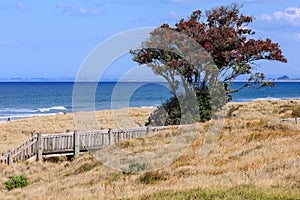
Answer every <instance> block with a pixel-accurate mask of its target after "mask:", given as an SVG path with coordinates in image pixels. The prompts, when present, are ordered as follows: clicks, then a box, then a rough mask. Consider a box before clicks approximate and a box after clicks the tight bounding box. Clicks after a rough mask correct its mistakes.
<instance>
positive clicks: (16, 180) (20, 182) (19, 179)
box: [5, 174, 29, 190]
mask: <svg viewBox="0 0 300 200" xmlns="http://www.w3.org/2000/svg"><path fill="white" fill-rule="evenodd" d="M28 184H29V183H28V181H27V177H26V176H25V175H23V174H22V175H19V176H14V175H13V176H10V177H9V180H8V181H6V182H5V187H6V189H7V190H12V189H15V188H23V187H26V186H27V185H28Z"/></svg>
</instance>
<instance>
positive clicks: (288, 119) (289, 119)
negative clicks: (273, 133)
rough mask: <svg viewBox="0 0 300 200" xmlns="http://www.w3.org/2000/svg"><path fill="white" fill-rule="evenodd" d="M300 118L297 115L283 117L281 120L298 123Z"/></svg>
mask: <svg viewBox="0 0 300 200" xmlns="http://www.w3.org/2000/svg"><path fill="white" fill-rule="evenodd" d="M299 120H300V118H298V117H295V118H283V119H281V121H283V122H284V121H295V123H296V124H298V121H299Z"/></svg>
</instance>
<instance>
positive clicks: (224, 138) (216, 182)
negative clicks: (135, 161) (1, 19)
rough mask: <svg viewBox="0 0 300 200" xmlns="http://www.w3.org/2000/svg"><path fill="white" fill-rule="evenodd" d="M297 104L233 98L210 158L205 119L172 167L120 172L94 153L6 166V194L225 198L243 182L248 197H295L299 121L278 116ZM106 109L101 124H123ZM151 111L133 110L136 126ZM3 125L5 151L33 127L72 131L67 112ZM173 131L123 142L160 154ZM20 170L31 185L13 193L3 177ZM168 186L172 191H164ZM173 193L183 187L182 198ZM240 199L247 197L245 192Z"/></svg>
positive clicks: (0, 192)
mask: <svg viewBox="0 0 300 200" xmlns="http://www.w3.org/2000/svg"><path fill="white" fill-rule="evenodd" d="M299 106H300V100H285V101H257V102H251V103H231V104H229V105H228V108H229V110H231V112H228V118H226V123H225V125H224V127H223V130H222V132H221V134H220V137H219V139H218V142H217V143H216V144H215V146H214V148H213V150H212V151H211V153H210V154H209V155H208V156H207V157H205V158H203V159H200V158H199V151H200V149H201V147H202V144H203V140H204V132H205V130H207V128H208V126H209V124H203V125H202V127H201V128H200V129H199V130H200V131H199V132H198V134H197V135H196V138H195V140H194V141H193V143H192V145H191V146H190V147H189V149H188V150H187V151H186V152H185V153H184V154H183V155H182V156H180V157H179V158H178V159H176V160H175V161H174V162H173V163H172V164H171V165H168V166H166V167H164V168H160V169H157V170H154V171H150V172H145V173H143V174H140V173H132V174H122V172H120V171H116V170H113V169H111V168H109V167H106V166H105V165H103V164H102V163H101V162H99V161H98V160H97V159H95V158H94V157H93V156H92V155H90V154H85V155H83V156H81V157H80V158H78V159H76V160H74V161H71V162H70V161H66V160H65V159H63V158H61V159H60V160H58V159H52V160H48V161H47V162H40V163H38V162H32V163H28V162H24V163H19V164H15V165H13V166H12V167H8V166H4V165H1V166H0V169H1V171H0V174H1V176H0V199H12V198H16V199H61V198H62V197H63V198H64V199H122V198H129V199H130V198H132V199H143V198H147V199H153V198H158V199H166V198H181V199H184V198H189V197H190V198H192V197H194V196H195V195H196V196H197V194H198V195H200V194H202V193H201V192H199V191H200V190H198V189H197V188H202V189H201V191H202V192H206V193H205V194H214V193H217V195H221V196H216V199H221V197H222V194H223V193H224V191H225V193H226V191H228V192H229V193H230V192H232V191H239V189H238V188H241V187H244V186H245V185H246V186H247V187H250V188H252V189H249V190H248V189H247V190H244V189H242V190H241V193H242V194H243V192H244V193H245V194H248V193H249V192H250V193H251V192H252V191H255V190H256V189H255V188H259V191H262V192H263V193H266V194H270V195H271V196H272V195H273V196H274V195H275V197H276V195H279V194H283V193H284V194H285V193H286V195H287V196H290V197H291V199H297V198H296V197H297V195H299V194H300V174H299V168H300V145H299V144H300V125H295V124H294V123H292V122H281V121H280V118H282V117H292V113H295V111H294V109H295V108H297V107H299ZM101 112H102V113H101V114H99V115H98V117H97V119H99V120H100V121H101V120H102V121H101V126H102V127H103V128H106V127H116V128H117V127H118V124H117V123H116V122H113V121H112V120H110V119H112V118H109V114H108V113H110V111H101ZM104 112H105V114H107V115H105V114H104ZM149 112H150V110H149V109H148V110H147V109H145V110H143V109H141V110H139V109H134V111H132V113H131V115H132V116H134V121H136V126H139V125H143V122H144V121H146V119H147V117H148V114H149ZM36 122H40V123H36ZM0 126H1V127H0V128H1V132H0V138H1V139H0V144H1V147H0V148H1V150H7V149H8V148H12V147H13V146H16V145H15V142H14V140H16V139H17V142H22V141H24V140H25V139H27V138H28V136H29V135H30V132H31V131H37V132H42V133H50V131H52V132H64V131H65V130H66V129H71V130H73V129H74V125H73V122H72V116H71V115H69V114H67V115H61V116H51V117H46V118H38V119H37V118H35V119H25V120H20V121H16V122H13V123H11V124H1V125H0ZM195 126H196V125H193V126H191V127H190V128H191V130H196V128H195ZM46 130H47V131H46ZM22 131H24V133H22ZM26 131H27V132H26ZM4 136H5V137H4ZM174 136H178V130H177V129H173V130H170V131H164V132H162V133H160V134H159V135H156V136H152V137H150V138H147V139H137V140H133V141H128V142H122V143H120V144H118V147H119V148H122V149H123V150H126V151H129V152H145V151H154V150H155V149H156V148H160V147H161V146H162V145H164V144H168V143H170V141H171V139H172V138H173V137H174ZM3 138H5V139H3ZM17 142H16V143H17ZM22 173H23V174H26V175H27V176H28V178H29V181H30V182H31V184H30V185H29V186H27V187H26V188H23V189H15V190H12V191H7V190H6V189H5V188H4V184H3V183H4V181H6V180H8V177H9V176H10V175H12V174H17V175H18V174H22ZM190 189H194V190H190ZM195 189H196V190H195ZM167 190H168V191H170V190H171V191H170V192H164V191H167ZM208 190H209V191H208ZM172 191H177V193H176V195H173V192H172ZM178 191H182V192H178ZM216 191H217V192H216ZM232 193H234V192H232ZM177 194H178V195H179V196H178V195H177ZM251 194H252V193H251ZM152 195H155V196H152ZM191 195H194V196H191ZM203 195H204V194H203ZM223 197H224V196H223ZM225 197H226V196H225ZM251 197H252V196H251ZM256 197H257V198H259V197H260V196H259V197H258V196H256ZM275 197H274V198H275ZM285 197H286V196H285ZM226 198H227V197H226ZM230 198H231V197H229V199H230ZM238 198H240V199H244V196H238ZM249 198H250V197H249ZM249 198H248V199H249ZM274 198H273V199H274ZM250 199H251V198H250ZM252 199H253V198H252ZM266 199H268V198H266ZM270 199H271V198H270ZM298 199H299V198H298Z"/></svg>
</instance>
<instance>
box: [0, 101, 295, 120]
mask: <svg viewBox="0 0 300 200" xmlns="http://www.w3.org/2000/svg"><path fill="white" fill-rule="evenodd" d="M290 100H295V101H297V100H300V97H297V98H273V97H267V98H256V99H253V100H251V101H230V102H228V103H227V105H230V104H239V103H241V104H245V103H251V102H257V101H290ZM158 106H159V105H157V106H155V105H154V106H140V107H124V108H117V109H101V110H94V111H88V112H87V113H89V112H95V113H97V112H101V111H113V110H121V109H155V108H157V107H158ZM81 112H84V113H86V111H79V112H72V111H70V112H57V113H47V114H36V115H34V114H30V116H28V117H27V116H24V117H14V116H13V115H11V116H7V117H10V119H11V122H16V121H20V120H24V119H32V118H39V117H48V116H60V115H66V114H71V115H74V113H81ZM6 121H7V118H4V117H3V119H0V124H5V123H6Z"/></svg>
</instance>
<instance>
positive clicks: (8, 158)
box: [7, 153, 13, 165]
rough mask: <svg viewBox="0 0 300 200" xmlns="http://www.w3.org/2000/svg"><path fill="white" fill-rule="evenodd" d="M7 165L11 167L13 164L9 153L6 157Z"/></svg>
mask: <svg viewBox="0 0 300 200" xmlns="http://www.w3.org/2000/svg"><path fill="white" fill-rule="evenodd" d="M7 164H8V165H12V164H13V159H12V156H11V154H10V153H9V154H8V155H7Z"/></svg>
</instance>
